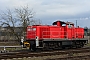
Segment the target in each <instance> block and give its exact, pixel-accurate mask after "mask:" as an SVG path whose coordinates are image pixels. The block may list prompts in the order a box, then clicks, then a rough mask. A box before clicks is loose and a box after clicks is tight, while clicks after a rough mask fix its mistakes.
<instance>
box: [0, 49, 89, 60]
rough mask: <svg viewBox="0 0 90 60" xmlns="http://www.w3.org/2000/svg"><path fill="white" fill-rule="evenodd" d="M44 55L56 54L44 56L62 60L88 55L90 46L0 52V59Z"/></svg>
mask: <svg viewBox="0 0 90 60" xmlns="http://www.w3.org/2000/svg"><path fill="white" fill-rule="evenodd" d="M44 56H58V57H54V58H46V59H47V60H55V59H57V60H60V59H62V60H64V59H70V58H71V59H72V58H78V57H84V56H86V57H90V48H79V49H69V50H55V51H43V52H30V51H27V50H25V51H15V52H9V53H0V59H13V58H23V57H26V58H27V57H30V58H33V57H44Z"/></svg>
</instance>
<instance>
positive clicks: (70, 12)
mask: <svg viewBox="0 0 90 60" xmlns="http://www.w3.org/2000/svg"><path fill="white" fill-rule="evenodd" d="M26 5H28V7H29V8H31V9H33V11H34V12H36V15H35V18H36V19H40V20H41V21H42V23H43V24H52V22H54V21H56V20H61V21H71V22H74V23H75V22H76V20H77V22H78V25H80V26H81V27H85V26H87V27H89V28H90V0H0V10H3V11H5V10H6V9H7V8H10V9H14V8H17V7H20V6H26ZM75 24H76V23H75Z"/></svg>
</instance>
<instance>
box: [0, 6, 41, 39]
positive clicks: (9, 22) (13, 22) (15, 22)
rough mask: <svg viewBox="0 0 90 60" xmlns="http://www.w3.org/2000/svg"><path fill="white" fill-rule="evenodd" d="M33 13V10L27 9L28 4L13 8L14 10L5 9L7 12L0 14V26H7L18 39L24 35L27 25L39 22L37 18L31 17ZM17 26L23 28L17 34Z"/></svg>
mask: <svg viewBox="0 0 90 60" xmlns="http://www.w3.org/2000/svg"><path fill="white" fill-rule="evenodd" d="M34 14H35V12H33V9H32V10H31V9H29V8H28V6H26V7H21V8H15V9H14V11H12V10H10V9H7V12H3V13H2V14H1V16H0V22H1V26H7V27H8V29H9V32H10V33H11V34H13V35H15V36H16V37H17V38H18V40H20V37H21V36H24V37H25V32H26V28H27V26H28V25H31V24H32V25H33V24H37V23H39V24H40V20H38V21H39V22H37V20H34V19H33V17H34ZM17 26H19V27H22V28H23V29H22V30H21V33H20V34H19V35H18V33H16V31H15V28H16V27H17Z"/></svg>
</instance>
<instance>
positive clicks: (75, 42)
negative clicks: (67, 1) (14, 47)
mask: <svg viewBox="0 0 90 60" xmlns="http://www.w3.org/2000/svg"><path fill="white" fill-rule="evenodd" d="M87 42H88V40H87V39H85V38H84V28H81V27H79V26H78V27H74V24H73V23H72V22H63V21H56V22H54V23H53V24H52V25H33V26H28V27H27V33H26V40H25V41H24V46H26V47H29V48H30V50H34V51H35V50H36V49H46V50H47V49H63V48H66V47H68V48H81V47H83V46H84V45H85V44H87Z"/></svg>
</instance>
